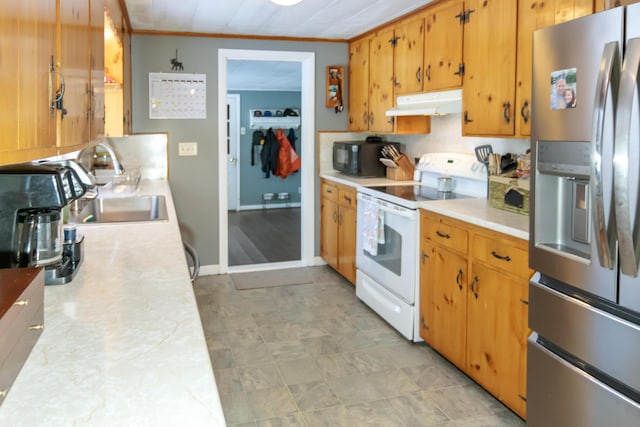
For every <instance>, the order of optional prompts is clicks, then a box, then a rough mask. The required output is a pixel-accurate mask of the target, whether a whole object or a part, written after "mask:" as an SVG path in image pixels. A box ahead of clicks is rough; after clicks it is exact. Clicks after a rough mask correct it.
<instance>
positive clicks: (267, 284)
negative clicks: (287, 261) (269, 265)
mask: <svg viewBox="0 0 640 427" xmlns="http://www.w3.org/2000/svg"><path fill="white" fill-rule="evenodd" d="M231 280H232V281H233V286H234V287H235V288H236V289H238V290H245V289H259V288H272V287H274V286H288V285H301V284H303V283H311V282H313V278H312V277H311V274H310V273H309V269H307V268H287V269H282V270H267V271H252V272H250V273H233V274H231Z"/></svg>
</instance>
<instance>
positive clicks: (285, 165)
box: [274, 129, 301, 179]
mask: <svg viewBox="0 0 640 427" xmlns="http://www.w3.org/2000/svg"><path fill="white" fill-rule="evenodd" d="M276 139H277V140H278V144H279V146H280V148H279V151H278V167H277V169H276V171H275V172H274V175H277V176H279V177H281V178H282V179H285V178H286V177H287V176H288V175H289V174H290V173H292V172H295V171H297V170H298V169H300V163H301V162H300V157H299V156H298V154H297V153H296V151H295V150H294V149H293V147H292V146H291V142H289V140H288V139H287V137H286V136H284V132H283V131H282V129H278V130H277V132H276Z"/></svg>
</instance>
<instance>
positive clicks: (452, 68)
mask: <svg viewBox="0 0 640 427" xmlns="http://www.w3.org/2000/svg"><path fill="white" fill-rule="evenodd" d="M462 11H463V4H462V0H452V1H447V2H443V3H440V4H438V5H437V6H434V7H431V8H429V9H428V11H427V14H426V23H425V25H426V31H425V42H424V90H426V91H433V90H442V89H453V88H458V87H461V86H462V72H461V67H462V42H463V29H464V25H463V24H462V20H461V19H460V16H461V14H462Z"/></svg>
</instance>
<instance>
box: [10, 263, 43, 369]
mask: <svg viewBox="0 0 640 427" xmlns="http://www.w3.org/2000/svg"><path fill="white" fill-rule="evenodd" d="M43 272H44V270H43ZM42 276H44V274H43V275H42ZM40 279H41V280H38V279H35V280H33V281H32V282H31V284H30V285H29V286H27V287H26V288H25V289H24V291H23V292H22V293H21V294H20V295H19V296H18V297H17V298H13V300H12V301H11V302H10V304H5V307H7V309H6V311H5V313H4V315H2V317H0V362H2V360H4V358H5V357H6V356H7V354H8V353H9V351H10V350H11V348H12V347H13V346H14V345H15V343H16V342H17V341H18V339H19V337H20V335H21V334H22V333H23V332H24V330H25V328H26V326H25V325H26V324H27V323H28V321H29V319H31V318H32V317H33V316H34V314H35V313H36V311H37V310H39V309H41V308H42V304H43V301H44V277H41V278H40Z"/></svg>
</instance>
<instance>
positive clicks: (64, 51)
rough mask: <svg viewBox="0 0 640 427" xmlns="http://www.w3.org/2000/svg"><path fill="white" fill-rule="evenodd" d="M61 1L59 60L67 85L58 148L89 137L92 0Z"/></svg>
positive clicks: (60, 111)
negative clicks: (90, 15)
mask: <svg viewBox="0 0 640 427" xmlns="http://www.w3.org/2000/svg"><path fill="white" fill-rule="evenodd" d="M58 1H59V5H60V6H59V7H60V11H59V24H60V27H59V31H60V33H59V46H58V55H57V61H58V68H59V70H60V74H61V75H62V77H63V78H64V85H65V90H64V97H63V99H62V104H61V109H60V110H59V111H58V122H59V124H58V126H59V128H60V132H59V139H58V147H66V148H69V147H79V146H81V145H82V144H85V143H87V142H89V140H90V117H91V76H90V72H89V70H90V63H91V59H90V51H91V37H90V33H89V0H64V1H61V0H58ZM67 151H68V149H67Z"/></svg>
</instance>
